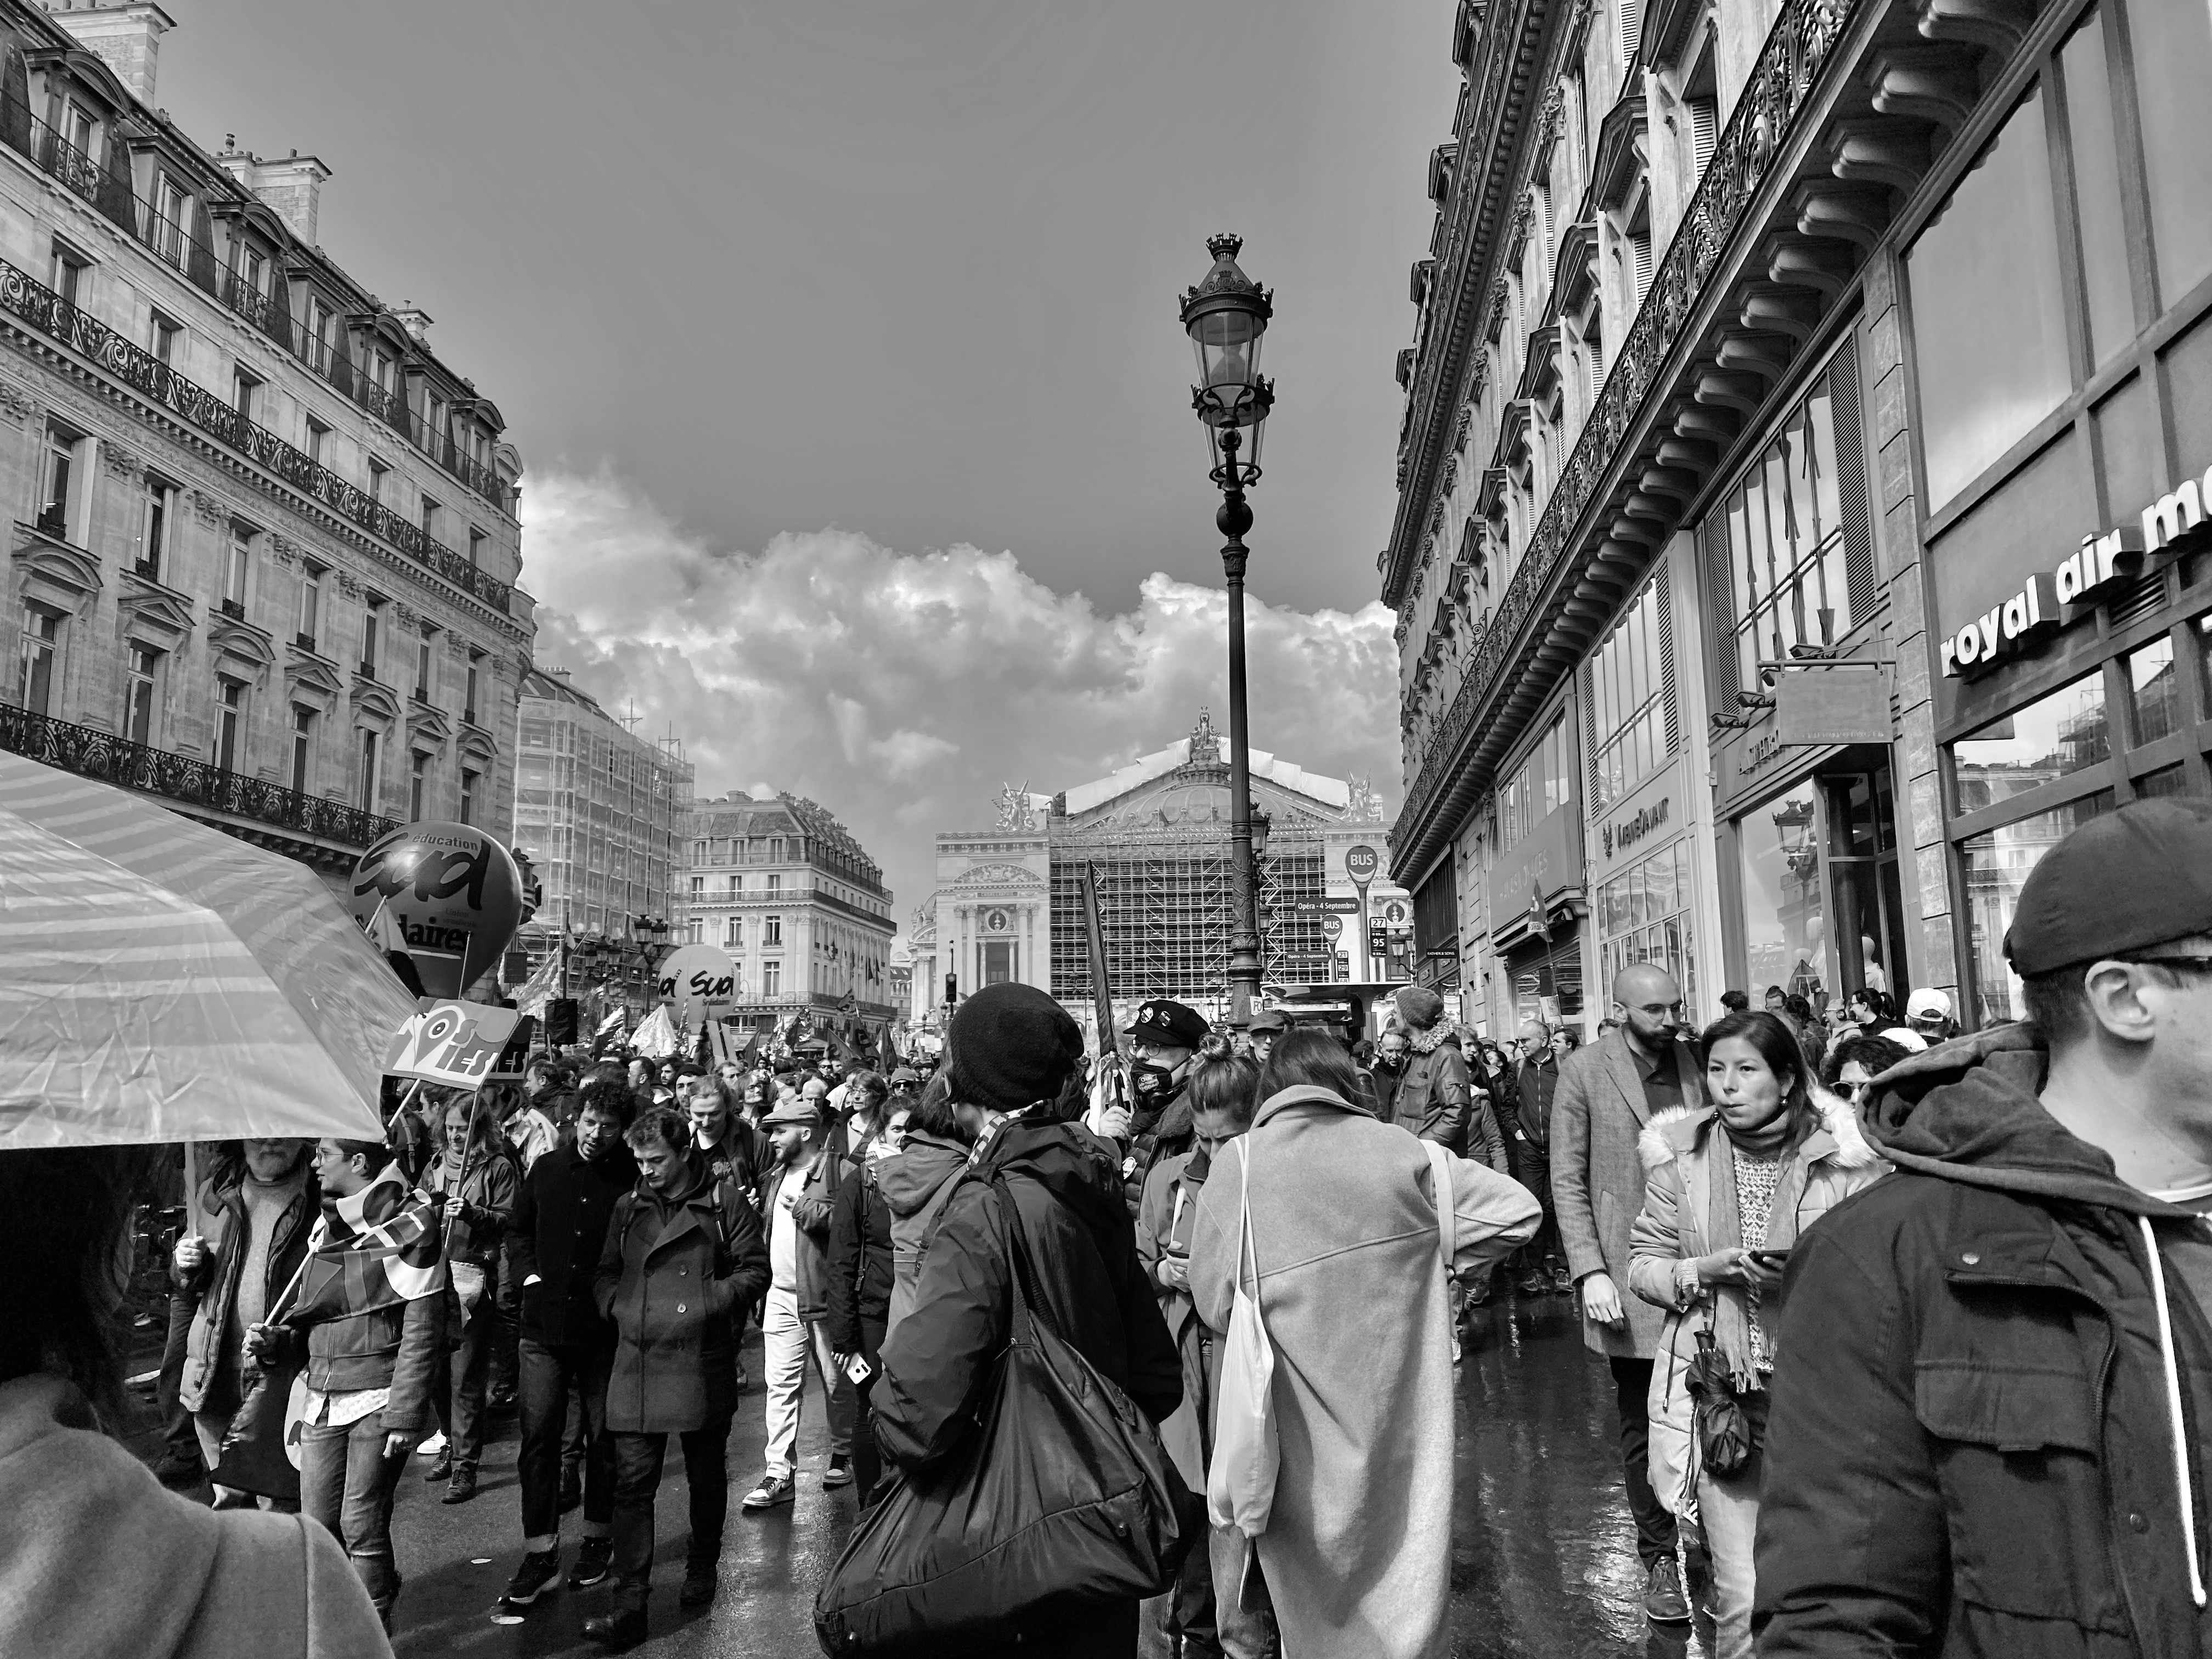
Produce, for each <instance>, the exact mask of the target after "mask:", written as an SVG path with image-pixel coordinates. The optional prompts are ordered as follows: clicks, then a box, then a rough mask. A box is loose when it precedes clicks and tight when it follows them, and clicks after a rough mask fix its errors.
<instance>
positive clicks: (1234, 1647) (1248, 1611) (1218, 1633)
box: [1191, 1527, 1281, 1659]
mask: <svg viewBox="0 0 2212 1659" xmlns="http://www.w3.org/2000/svg"><path fill="white" fill-rule="evenodd" d="M1206 1531H1207V1534H1208V1536H1207V1538H1206V1566H1207V1568H1208V1570H1209V1571H1211V1572H1212V1575H1213V1629H1214V1636H1215V1638H1216V1639H1217V1640H1218V1642H1219V1643H1220V1644H1221V1651H1222V1652H1223V1653H1225V1654H1226V1655H1227V1656H1228V1659H1275V1656H1276V1655H1277V1654H1279V1652H1280V1651H1281V1648H1280V1646H1279V1644H1278V1642H1277V1640H1276V1635H1277V1632H1276V1630H1275V1609H1274V1605H1273V1603H1272V1602H1270V1601H1268V1599H1267V1580H1266V1579H1265V1578H1263V1577H1261V1574H1260V1564H1259V1562H1258V1561H1257V1560H1256V1559H1255V1561H1254V1562H1253V1563H1252V1568H1251V1580H1252V1581H1251V1586H1250V1589H1249V1592H1247V1591H1246V1590H1245V1589H1244V1572H1245V1567H1244V1559H1245V1556H1246V1554H1247V1553H1248V1552H1249V1553H1252V1554H1254V1555H1256V1554H1257V1553H1258V1552H1257V1551H1256V1550H1254V1549H1253V1547H1252V1546H1251V1545H1250V1544H1249V1542H1248V1541H1246V1539H1245V1536H1244V1534H1243V1533H1241V1532H1239V1531H1237V1528H1234V1527H1209V1528H1206ZM1191 1553H1192V1554H1194V1555H1195V1554H1197V1553H1198V1552H1197V1551H1196V1550H1195V1549H1194V1550H1193V1551H1192V1552H1191ZM1240 1595H1241V1597H1242V1599H1241V1600H1240ZM1246 1603H1249V1605H1246Z"/></svg>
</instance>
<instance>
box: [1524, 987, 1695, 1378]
mask: <svg viewBox="0 0 2212 1659" xmlns="http://www.w3.org/2000/svg"><path fill="white" fill-rule="evenodd" d="M1674 1060H1675V1065H1676V1067H1677V1068H1678V1070H1679V1071H1680V1075H1681V1079H1682V1103H1683V1104H1684V1105H1685V1106H1690V1107H1696V1106H1702V1105H1703V1104H1704V1103H1705V1090H1704V1087H1703V1086H1702V1085H1703V1079H1702V1077H1701V1075H1700V1073H1699V1068H1698V1059H1697V1053H1696V1051H1695V1050H1694V1049H1692V1048H1691V1047H1690V1045H1689V1044H1688V1043H1686V1042H1676V1044H1675V1045H1674ZM1650 1116H1651V1112H1650V1108H1649V1107H1647V1106H1646V1105H1645V1104H1644V1073H1643V1072H1642V1070H1641V1068H1639V1067H1638V1065H1637V1061H1636V1057H1635V1056H1634V1055H1633V1054H1631V1053H1630V1052H1629V1049H1628V1038H1627V1037H1626V1036H1625V1035H1623V1034H1622V1033H1621V1032H1620V1031H1617V1030H1616V1031H1607V1033H1606V1034H1605V1035H1604V1036H1601V1037H1600V1038H1599V1039H1598V1040H1597V1041H1596V1042H1594V1043H1592V1044H1590V1046H1589V1047H1588V1048H1577V1050H1576V1051H1575V1052H1574V1053H1573V1054H1570V1055H1568V1056H1567V1059H1566V1063H1565V1065H1563V1066H1560V1067H1559V1088H1558V1090H1557V1091H1556V1092H1555V1093H1554V1094H1553V1097H1552V1200H1553V1204H1554V1206H1556V1209H1557V1212H1558V1215H1559V1242H1560V1243H1561V1244H1562V1245H1563V1246H1565V1249H1566V1253H1567V1271H1568V1272H1569V1273H1571V1274H1572V1275H1573V1276H1574V1278H1575V1281H1576V1282H1577V1284H1579V1283H1581V1281H1582V1280H1583V1279H1585V1278H1586V1277H1588V1276H1589V1274H1591V1273H1604V1274H1606V1275H1607V1276H1608V1277H1609V1278H1611V1279H1612V1280H1613V1288H1614V1289H1615V1290H1617V1291H1619V1292H1620V1306H1621V1311H1622V1312H1624V1313H1626V1315H1627V1316H1628V1323H1627V1325H1626V1327H1614V1326H1610V1325H1601V1324H1599V1323H1598V1322H1596V1321H1595V1320H1592V1319H1585V1320H1583V1341H1584V1342H1585V1343H1587V1344H1588V1345H1589V1346H1590V1347H1591V1348H1592V1349H1594V1350H1595V1351H1596V1352H1599V1353H1602V1354H1608V1355H1613V1356H1617V1357H1619V1358H1636V1359H1650V1358H1656V1356H1657V1354H1658V1352H1659V1334H1660V1328H1661V1327H1662V1325H1664V1324H1665V1322H1666V1316H1664V1315H1663V1314H1662V1313H1661V1312H1660V1310H1658V1309H1656V1308H1655V1307H1653V1306H1652V1305H1651V1304H1650V1303H1648V1302H1646V1301H1644V1299H1643V1298H1642V1297H1638V1296H1636V1295H1634V1294H1632V1292H1631V1291H1630V1290H1629V1285H1628V1264H1629V1257H1630V1250H1629V1237H1628V1235H1629V1230H1630V1229H1631V1228H1632V1227H1633V1226H1635V1225H1636V1218H1637V1216H1638V1213H1639V1212H1641V1211H1642V1210H1643V1208H1644V1160H1643V1159H1642V1158H1640V1157H1638V1154H1637V1149H1636V1141H1637V1137H1638V1136H1639V1135H1641V1134H1642V1133H1644V1124H1645V1123H1647V1122H1648V1121H1650Z"/></svg>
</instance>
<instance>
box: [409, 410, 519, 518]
mask: <svg viewBox="0 0 2212 1659" xmlns="http://www.w3.org/2000/svg"><path fill="white" fill-rule="evenodd" d="M407 435H408V436H409V437H410V438H411V439H412V440H414V443H415V447H416V448H417V449H419V450H421V451H422V453H424V454H425V455H428V457H429V458H430V459H432V460H434V461H435V462H437V464H438V465H440V466H442V467H444V468H445V469H446V471H448V472H450V473H452V474H453V476H454V477H456V478H459V480H460V481H461V482H462V483H465V484H466V485H467V486H468V487H469V488H470V489H473V490H475V491H476V492H477V495H481V496H483V498H484V499H485V500H486V501H491V502H493V503H495V505H504V504H505V502H506V500H507V489H506V487H505V486H504V485H502V484H501V483H500V481H499V475H498V474H497V473H496V472H494V471H492V470H491V469H490V468H489V467H488V466H486V465H483V463H482V462H481V461H477V460H473V459H471V458H470V457H469V456H468V455H467V454H466V453H464V452H463V450H462V448H461V447H460V446H459V444H457V443H455V442H454V441H453V434H452V433H451V432H450V431H445V432H441V431H440V430H439V429H438V428H436V427H434V426H432V425H431V424H430V422H428V420H427V419H425V418H424V417H423V416H422V415H420V414H418V413H417V412H416V411H415V410H411V409H410V410H408V411H407Z"/></svg>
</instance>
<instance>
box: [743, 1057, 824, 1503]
mask: <svg viewBox="0 0 2212 1659" xmlns="http://www.w3.org/2000/svg"><path fill="white" fill-rule="evenodd" d="M761 1127H763V1128H765V1129H766V1130H767V1131H768V1132H769V1140H770V1142H771V1143H772V1145H773V1146H774V1147H775V1158H776V1161H775V1167H774V1168H773V1169H771V1170H769V1174H768V1176H766V1178H765V1179H763V1182H762V1183H761V1212H762V1215H763V1218H765V1220H766V1223H767V1226H768V1237H769V1243H768V1255H769V1292H768V1300H767V1303H766V1304H765V1305H764V1306H763V1309H762V1310H761V1337H762V1341H763V1361H762V1367H761V1369H762V1370H763V1373H764V1375H763V1378H762V1381H763V1383H764V1384H765V1385H766V1387H767V1389H768V1472H767V1473H766V1474H763V1476H762V1477H761V1482H760V1484H759V1485H758V1486H755V1487H754V1488H753V1489H752V1490H751V1491H750V1492H747V1493H746V1494H745V1496H744V1508H745V1509H747V1510H766V1509H773V1508H775V1506H776V1505H778V1504H788V1503H790V1502H791V1501H792V1497H793V1492H794V1489H795V1487H794V1470H793V1459H794V1457H795V1455H796V1454H797V1452H798V1449H799V1406H800V1402H801V1401H803V1400H804V1399H805V1394H806V1372H807V1368H808V1367H809V1365H810V1364H811V1366H812V1368H813V1370H814V1372H815V1374H816V1375H817V1376H819V1377H820V1378H821V1379H822V1396H823V1401H825V1402H833V1401H835V1400H836V1394H837V1371H836V1364H835V1363H834V1362H833V1361H832V1360H831V1358H830V1355H829V1338H828V1337H827V1335H826V1334H824V1328H823V1325H822V1323H821V1322H820V1321H819V1320H818V1319H817V1320H809V1319H806V1318H805V1317H803V1311H804V1310H805V1296H806V1292H807V1291H808V1289H809V1282H808V1281H809V1278H810V1273H809V1270H810V1268H811V1269H812V1270H813V1271H812V1273H811V1277H812V1278H814V1279H819V1277H820V1273H821V1271H822V1263H821V1261H819V1260H818V1258H819V1256H820V1255H821V1247H820V1246H819V1245H818V1244H817V1243H815V1241H814V1240H813V1238H811V1237H809V1234H808V1230H807V1228H806V1227H805V1225H803V1224H804V1219H805V1218H804V1217H802V1216H801V1215H799V1214H798V1213H795V1212H794V1206H796V1205H798V1204H799V1203H801V1202H802V1201H803V1194H804V1191H805V1188H806V1187H807V1184H808V1179H807V1178H808V1176H811V1175H812V1174H813V1173H814V1170H815V1167H816V1165H817V1164H819V1163H820V1162H821V1160H822V1158H823V1156H824V1155H825V1141H826V1139H827V1136H826V1126H825V1125H824V1123H823V1115H822V1108H821V1104H820V1103H819V1102H817V1101H813V1100H806V1099H790V1098H787V1099H786V1100H785V1101H784V1102H783V1103H781V1104H780V1105H779V1106H777V1107H776V1109H775V1110H774V1111H772V1112H770V1113H769V1115H768V1117H767V1119H766V1121H764V1122H763V1124H762V1126H761ZM832 1426H833V1429H834V1427H835V1425H834V1423H833V1425H832ZM833 1438H834V1436H833ZM833 1449H834V1448H833ZM833 1472H834V1471H833ZM849 1478H850V1477H849V1476H848V1479H849ZM824 1484H825V1485H827V1484H835V1482H833V1481H831V1480H829V1479H827V1478H826V1477H825V1480H824Z"/></svg>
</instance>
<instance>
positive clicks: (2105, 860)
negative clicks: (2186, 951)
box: [2005, 797, 2212, 978]
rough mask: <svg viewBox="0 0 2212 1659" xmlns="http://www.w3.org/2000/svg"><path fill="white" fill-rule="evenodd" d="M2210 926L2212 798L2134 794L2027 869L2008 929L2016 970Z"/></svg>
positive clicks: (2128, 949) (2116, 953)
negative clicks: (2144, 797)
mask: <svg viewBox="0 0 2212 1659" xmlns="http://www.w3.org/2000/svg"><path fill="white" fill-rule="evenodd" d="M2197 933H2212V801H2204V800H2191V799H2176V798H2173V797H2162V798H2160V799H2155V800H2137V801H2130V803H2129V804H2128V805H2125V806H2123V807H2121V808H2120V809H2119V810H2118V811H2116V812H2106V813H2103V814H2101V815H2100V816H2099V817H2093V818H2091V819H2090V820H2089V821H2088V822H2087V823H2085V824H2083V825H2081V827H2080V828H2079V829H2075V831H2074V832H2073V833H2072V834H2071V835H2069V836H2067V837H2066V839H2065V840H2063V841H2062V842H2059V843H2058V845H2057V846H2056V847H2054V848H2051V850H2050V851H2049V852H2048V853H2045V854H2044V855H2043V860H2042V862H2041V863H2039V864H2038V865H2037V866H2035V868H2034V869H2033V870H2032V871H2030V872H2028V878H2027V881H2026V882H2025V883H2024V884H2022V885H2021V890H2020V902H2019V903H2018V905H2017V906H2016V907H2015V909H2014V911H2013V918H2012V926H2011V927H2008V928H2007V929H2006V930H2005V956H2006V957H2007V958H2008V959H2009V960H2010V962H2011V963H2012V970H2013V972H2015V974H2018V975H2021V977H2022V978H2028V977H2032V976H2033V975H2037V974H2047V973H2050V972H2051V971H2052V970H2053V969H2059V968H2065V967H2069V966H2070V965H2071V964H2073V963H2077V962H2093V961H2095V960H2097V959H2098V958H2099V957H2124V956H2130V955H2132V954H2134V953H2135V952H2136V951H2142V950H2146V949H2148V947H2150V946H2151V945H2162V944H2164V943H2165V942H2166V940H2168V939H2186V938H2189V937H2190V936H2191V935H2192V934H2197Z"/></svg>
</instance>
